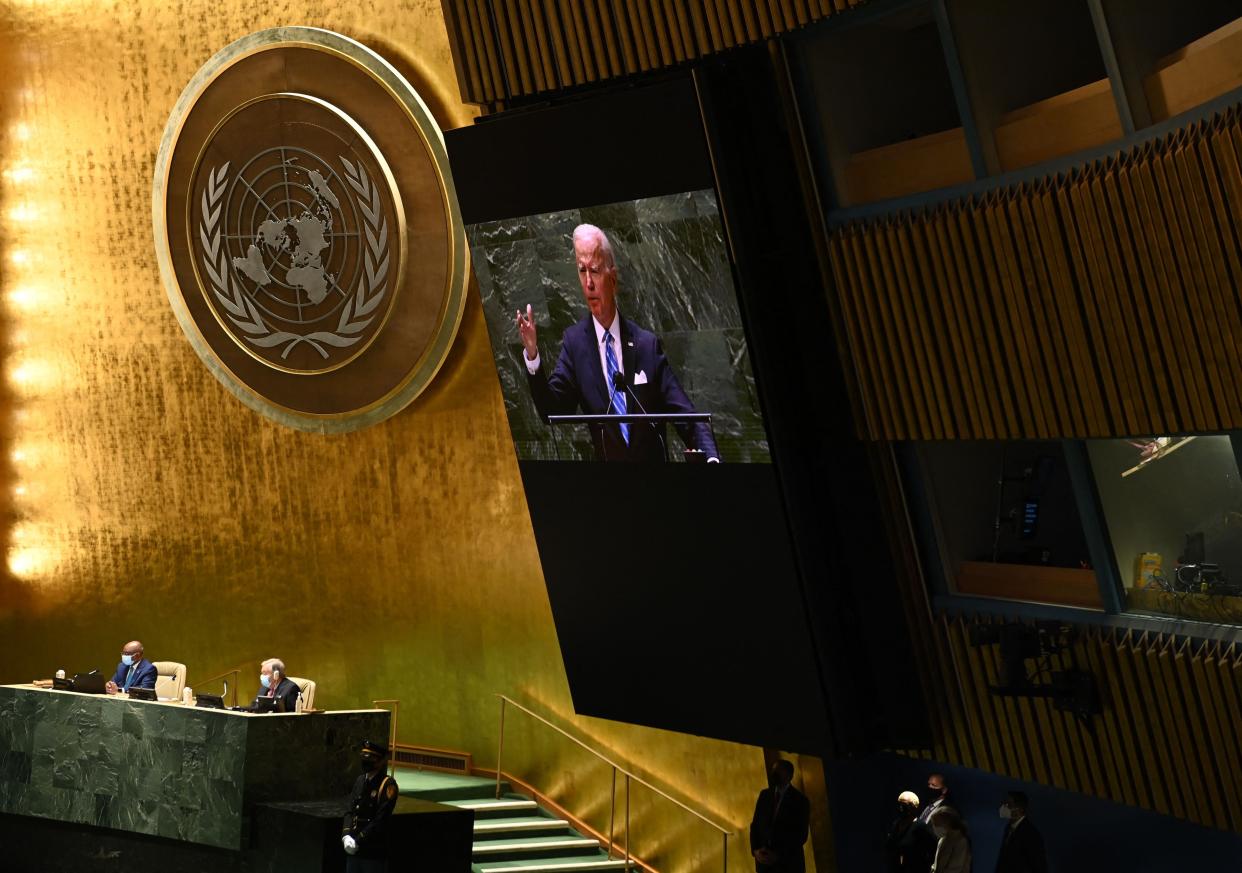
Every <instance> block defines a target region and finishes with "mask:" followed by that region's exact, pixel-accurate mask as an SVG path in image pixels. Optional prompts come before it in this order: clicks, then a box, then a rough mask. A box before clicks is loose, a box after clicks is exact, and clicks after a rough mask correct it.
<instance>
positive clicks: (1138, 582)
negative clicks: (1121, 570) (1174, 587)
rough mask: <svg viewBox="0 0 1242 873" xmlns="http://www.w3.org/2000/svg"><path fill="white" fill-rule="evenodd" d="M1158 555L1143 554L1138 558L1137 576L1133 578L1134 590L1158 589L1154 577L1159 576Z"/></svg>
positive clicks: (1159, 564)
mask: <svg viewBox="0 0 1242 873" xmlns="http://www.w3.org/2000/svg"><path fill="white" fill-rule="evenodd" d="M1160 568H1161V563H1160V554H1159V553H1158V552H1143V553H1142V554H1140V555H1139V556H1138V574H1137V575H1136V576H1135V577H1134V587H1135V588H1159V587H1160V586H1159V585H1158V584H1157V583H1156V579H1155V577H1156V576H1159V575H1160Z"/></svg>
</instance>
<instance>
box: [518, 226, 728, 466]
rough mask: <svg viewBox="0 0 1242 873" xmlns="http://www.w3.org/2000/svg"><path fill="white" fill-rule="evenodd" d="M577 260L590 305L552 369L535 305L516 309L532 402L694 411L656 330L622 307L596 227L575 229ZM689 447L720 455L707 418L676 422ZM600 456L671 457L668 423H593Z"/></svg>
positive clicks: (545, 412) (560, 408) (552, 411)
mask: <svg viewBox="0 0 1242 873" xmlns="http://www.w3.org/2000/svg"><path fill="white" fill-rule="evenodd" d="M574 260H575V262H576V264H577V268H578V281H579V283H580V284H581V286H582V297H583V299H584V300H585V301H586V305H587V309H589V310H590V312H589V313H588V314H587V316H586V317H585V318H583V319H582V320H581V321H579V322H578V323H577V324H575V325H573V326H572V327H570V328H569V329H568V330H566V331H565V334H564V336H563V337H562V339H561V352H560V356H559V357H558V358H557V361H556V366H555V367H554V368H553V370H552V375H551V376H545V375H544V372H543V367H542V361H541V360H540V358H539V346H538V343H537V335H536V329H535V322H534V316H533V313H532V311H531V307H530V306H529V305H528V306H527V307H526V312H525V313H523V312H520V311H519V312H518V313H517V318H516V319H515V324H516V326H517V329H518V335H519V336H520V337H521V338H522V347H523V359H524V360H525V363H526V372H527V377H528V378H527V381H528V383H529V385H530V391H531V396H532V397H533V398H534V401H535V408H536V409H537V410H538V411H539V414H540V415H541V416H543V417H544V418H546V417H547V416H549V415H568V414H571V413H573V412H575V411H576V410H578V409H581V410H582V411H583V412H584V413H587V414H591V415H600V414H631V415H632V414H639V413H643V412H647V413H691V412H694V411H695V410H694V404H693V403H691V402H690V398H689V397H687V396H686V392H685V391H683V390H682V388H681V385H680V384H679V383H678V381H677V376H676V375H675V374H674V373H673V368H672V367H671V366H669V362H668V359H667V358H666V357H665V356H664V349H663V347H662V346H661V344H660V340H659V338H658V337H657V336H656V335H655V334H653V333H651V332H650V331H648V330H644V329H643V328H641V327H639V326H638V325H636V324H635V323H634V322H632V321H630V320H629V319H628V318H625V317H624V316H622V315H621V313H620V312H618V311H617V302H616V297H617V266H616V261H615V259H614V257H613V252H612V245H611V244H610V243H609V241H608V237H607V236H605V235H604V232H603V231H602V230H600V229H599V228H598V227H595V226H594V225H590V224H583V225H579V226H578V227H577V228H576V229H575V230H574ZM677 430H678V433H680V434H681V438H682V441H683V442H684V443H685V444H686V447H687V448H690V449H697V450H698V451H700V452H702V457H703V458H704V459H705V460H707V461H719V460H720V455H719V453H718V452H717V450H716V441H715V439H713V437H712V432H711V428H710V427H709V426H708V425H707V424H705V423H698V422H696V423H694V424H683V425H677ZM591 441H592V443H593V444H594V446H595V457H596V459H597V460H602V461H662V460H665V459H666V457H667V454H668V452H667V444H668V443H667V435H666V428H665V426H664V425H663V424H658V425H657V424H639V423H631V424H608V425H605V426H600V425H592V426H591Z"/></svg>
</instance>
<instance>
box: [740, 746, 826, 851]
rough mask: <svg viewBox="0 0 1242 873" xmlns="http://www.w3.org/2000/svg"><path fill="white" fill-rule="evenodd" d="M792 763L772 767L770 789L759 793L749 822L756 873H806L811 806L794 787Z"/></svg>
mask: <svg viewBox="0 0 1242 873" xmlns="http://www.w3.org/2000/svg"><path fill="white" fill-rule="evenodd" d="M793 772H794V768H793V764H791V763H789V762H788V761H786V760H784V759H783V758H782V759H781V760H779V761H777V762H776V763H775V764H773V765H772V772H771V774H769V777H768V787H767V788H765V789H763V790H762V791H760V792H759V799H758V800H757V801H756V802H755V815H754V817H753V818H752V819H751V822H750V853H751V854H752V855H754V856H755V870H756V871H757V873H803V871H804V870H806V861H805V860H804V859H803V857H802V846H803V844H805V843H806V838H807V834H808V831H809V827H810V823H811V803H810V801H808V800H807V799H806V795H805V794H803V793H802V792H801V791H799V790H798V789H797V788H794V787H793V785H792V784H791V781H792V780H793Z"/></svg>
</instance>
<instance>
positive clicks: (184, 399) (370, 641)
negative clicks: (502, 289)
mask: <svg viewBox="0 0 1242 873" xmlns="http://www.w3.org/2000/svg"><path fill="white" fill-rule="evenodd" d="M279 24H309V25H314V26H321V27H327V28H330V29H333V30H337V31H340V32H342V33H344V34H346V35H348V36H351V37H354V38H356V39H359V40H361V41H362V42H364V43H366V44H368V45H370V46H371V47H373V48H375V49H377V50H379V51H380V52H381V53H382V54H384V55H385V56H386V57H387V58H388V59H389V60H390V61H392V62H394V63H395V64H396V65H397V66H398V67H399V68H400V69H401V70H402V72H404V73H405V75H406V76H407V77H408V78H410V80H411V81H412V82H413V83H414V85H415V87H416V88H418V89H419V90H420V92H421V93H422V95H423V97H424V99H426V100H427V102H428V103H429V105H430V106H431V107H432V109H433V112H435V113H436V115H437V118H438V120H439V121H440V122H441V124H442V125H443V126H445V127H454V126H459V125H462V124H467V123H469V122H470V119H471V117H472V112H471V110H469V109H468V108H466V107H464V106H462V104H461V103H460V99H459V97H458V94H457V86H456V81H455V79H454V74H453V65H452V60H451V57H450V55H449V48H448V41H447V37H446V35H445V31H444V24H443V20H442V18H441V9H440V3H439V2H436V0H419V2H398V0H339V2H311V3H302V4H292V3H288V2H273V3H254V2H250V0H221V2H215V3H189V2H181V3H165V2H132V0H125V2H112V3H87V2H60V3H52V2H42V3H34V2H13V0H10V2H8V3H6V4H4V5H3V6H2V7H0V38H2V41H3V44H4V45H5V47H6V51H5V52H4V53H2V54H0V172H2V174H3V175H2V176H0V335H2V337H3V339H2V340H0V353H2V354H3V366H2V367H0V373H2V375H3V379H2V382H0V411H2V412H3V416H2V420H0V442H2V444H3V446H2V450H0V510H2V511H3V515H2V516H0V518H2V520H3V525H2V527H0V545H2V546H3V548H4V550H5V553H6V557H7V574H6V575H4V576H3V579H2V581H0V640H3V641H4V643H3V650H4V658H3V668H2V669H0V681H4V682H13V681H25V680H29V679H31V678H34V677H44V676H48V675H50V674H51V673H52V671H53V670H55V669H56V668H58V667H64V668H66V669H68V670H70V671H71V672H72V671H74V670H79V669H81V670H86V669H91V668H94V667H98V668H101V669H110V668H111V666H112V665H113V664H114V663H115V662H116V661H117V659H118V653H119V651H120V646H121V645H122V644H123V643H124V642H125V641H126V640H128V639H130V638H131V637H135V636H137V637H140V638H141V639H142V640H143V641H144V642H145V643H146V645H147V650H148V652H149V654H150V655H152V656H154V657H156V658H168V659H175V660H180V661H184V662H186V663H187V664H188V665H189V679H190V684H191V685H193V684H194V683H195V681H196V680H199V681H201V680H203V679H206V678H207V677H208V676H210V675H212V674H214V673H218V672H221V671H223V670H226V669H229V668H231V667H233V666H237V665H242V666H243V667H244V668H245V671H246V676H245V682H244V683H243V686H242V693H243V694H249V693H252V692H253V689H254V687H255V686H256V684H257V682H256V677H255V676H254V674H255V673H257V670H258V661H259V659H260V658H263V657H267V656H273V655H276V656H280V657H283V658H284V659H285V660H286V661H287V662H288V664H289V669H290V670H291V671H292V672H293V673H294V674H295V675H303V676H310V677H312V678H314V679H316V680H317V681H318V682H319V690H318V694H317V700H318V702H319V703H320V705H322V706H327V707H349V706H356V705H361V704H365V703H366V702H367V701H369V700H371V699H373V698H377V697H398V698H400V699H401V738H402V739H403V740H405V741H408V742H420V743H426V744H431V745H436V746H443V747H450V748H465V749H467V750H469V751H471V752H473V753H474V754H475V755H476V758H477V760H478V761H479V763H481V764H484V765H486V764H489V763H492V762H494V759H495V749H496V739H497V724H496V722H497V704H496V701H495V699H494V698H493V697H492V696H491V695H492V694H493V693H494V692H497V691H503V692H505V693H508V694H510V695H512V696H514V697H516V698H518V699H522V700H525V701H528V702H530V703H532V704H534V705H537V706H538V707H540V708H542V709H543V710H545V711H547V712H549V713H552V714H554V715H556V716H557V717H559V718H561V719H563V721H564V722H565V723H566V724H567V725H569V726H570V727H571V728H573V729H575V730H577V731H579V732H580V733H582V734H583V735H585V736H587V737H589V738H590V739H591V740H592V741H594V742H597V743H599V744H601V745H602V746H604V747H606V748H608V749H609V750H611V751H612V752H614V753H615V754H616V755H617V756H618V757H620V758H621V759H622V760H624V761H628V762H630V763H632V764H633V765H634V766H636V767H638V768H640V769H641V770H642V771H644V772H646V773H649V774H652V775H654V776H655V778H656V779H657V780H658V781H659V782H661V783H663V784H667V785H669V786H671V787H672V788H673V790H674V791H676V792H677V793H678V794H679V796H681V797H683V798H685V799H686V800H688V801H690V802H692V803H695V804H696V805H701V806H702V807H703V808H704V809H705V810H706V811H707V812H709V813H710V814H712V815H713V816H715V817H716V818H717V819H719V820H721V821H724V822H727V823H728V824H729V825H730V826H732V827H734V828H735V829H737V830H738V831H739V832H744V831H745V826H746V824H747V822H748V820H749V816H750V811H751V804H752V802H753V797H754V793H755V791H756V790H757V789H758V788H759V786H760V784H761V782H762V778H763V765H762V754H761V752H760V751H759V750H757V749H753V748H749V747H743V746H738V745H734V744H729V743H723V742H716V741H710V740H703V739H697V738H693V737H688V736H682V735H676V734H669V733H665V732H660V731H654V730H650V729H645V728H637V727H631V726H626V725H619V724H615V723H611V722H604V721H599V720H595V719H588V718H575V717H574V716H573V715H572V706H571V703H570V699H569V693H568V688H567V685H566V680H565V674H564V670H563V668H562V665H561V660H560V654H559V650H558V648H557V642H556V636H555V632H554V629H553V626H552V622H551V614H550V612H549V608H548V603H547V597H546V592H545V589H544V586H543V580H542V576H541V571H540V566H539V561H538V556H537V553H536V550H535V545H534V539H533V536H532V533H531V529H530V522H529V518H528V515H527V510H526V505H525V501H524V497H523V493H522V488H521V482H520V479H519V477H518V472H517V466H516V462H515V460H514V455H513V450H512V444H511V442H510V439H509V433H508V429H507V425H506V422H505V418H504V411H503V406H502V403H501V397H500V391H499V387H498V384H497V380H496V376H495V372H494V370H493V368H492V363H491V353H490V351H489V347H488V343H487V337H486V334H485V328H484V324H483V319H482V317H481V309H480V305H479V301H478V297H477V292H475V293H474V294H473V295H472V296H471V298H470V300H469V303H468V305H467V312H466V316H465V319H464V322H463V325H462V329H461V333H460V335H459V337H458V340H457V344H456V346H455V348H454V350H453V352H452V354H451V356H450V358H449V360H448V362H447V364H446V366H445V368H444V370H443V371H442V372H441V374H440V376H439V377H438V379H437V380H436V382H435V383H434V384H433V385H432V387H431V388H430V389H429V390H428V391H427V392H426V393H425V394H424V395H423V396H422V397H420V398H419V400H418V401H417V402H416V403H415V404H414V405H413V406H412V407H411V408H409V409H408V410H406V411H405V412H403V413H402V414H400V415H398V416H396V417H395V418H394V419H392V420H390V421H388V422H385V423H384V424H382V425H379V426H377V427H373V428H371V429H368V430H365V431H362V432H360V433H355V434H349V435H344V436H334V437H321V436H313V435H308V434H303V433H298V432H294V431H292V430H288V429H284V428H281V427H278V426H276V425H274V424H272V423H271V422H269V421H267V420H266V419H264V418H261V417H260V416H259V415H257V414H255V413H253V412H251V411H249V410H248V409H246V408H245V407H243V406H242V405H241V404H240V403H238V402H237V401H236V400H235V399H233V397H232V396H231V395H229V393H228V392H227V391H226V390H225V389H224V388H223V387H222V386H221V385H220V384H219V383H217V382H216V381H215V380H214V379H213V378H212V377H211V376H210V375H209V374H208V373H207V371H206V369H205V368H204V367H203V366H202V365H201V364H200V362H199V361H198V359H197V358H196V356H195V355H194V353H193V351H192V350H191V348H190V346H189V344H188V343H187V342H186V340H185V338H184V337H183V335H182V334H181V331H180V330H179V328H178V327H177V324H176V322H175V320H174V318H173V315H172V312H171V309H170V307H169V305H168V302H167V299H166V297H165V295H164V292H163V290H162V288H161V286H160V280H159V276H158V272H157V269H156V264H155V258H154V252H153V242H152V233H151V219H150V186H151V177H152V170H153V163H154V157H155V152H156V148H157V145H158V141H159V136H160V134H161V132H162V129H163V125H164V123H165V121H166V119H167V117H168V114H169V112H170V110H171V108H172V106H173V103H174V101H175V100H176V98H177V96H178V94H179V93H180V90H181V89H182V87H183V86H184V85H185V83H186V82H187V81H188V80H189V78H190V77H191V75H192V74H193V73H194V71H195V70H196V69H197V68H198V67H199V66H200V65H201V64H202V63H203V62H204V61H206V60H207V58H208V57H210V56H211V55H212V54H213V53H214V52H215V51H216V50H218V49H219V48H221V47H222V46H224V45H225V44H227V43H228V42H230V41H232V40H234V39H236V38H237V37H239V36H241V35H243V34H245V33H248V32H251V31H254V30H258V29H261V28H265V27H271V26H275V25H279ZM602 631H603V628H602V627H601V632H602ZM620 642H621V641H620V640H619V643H620ZM623 652H624V646H623V645H620V644H619V645H618V669H624V666H623ZM205 690H206V689H205ZM744 693H745V692H744V690H742V689H740V690H739V699H738V700H737V701H735V702H734V704H735V705H738V706H749V705H752V704H751V702H750V701H748V700H746V699H745V698H744V696H743V695H744ZM511 727H512V733H511V734H510V735H509V736H508V738H507V741H506V742H507V749H508V750H509V751H508V754H507V760H506V769H508V768H510V767H512V768H513V769H514V770H516V771H518V772H521V773H523V774H524V775H526V776H527V777H529V778H530V779H531V781H533V782H535V783H536V784H538V785H539V786H540V787H542V788H545V789H546V790H547V791H548V792H549V793H550V794H552V795H554V796H556V797H558V798H559V799H561V800H562V802H564V803H565V804H566V805H567V806H568V807H570V808H572V809H582V810H586V811H590V813H591V818H592V820H593V821H596V822H599V823H602V824H606V822H600V821H599V820H600V817H601V815H602V816H606V814H607V813H606V810H607V774H606V773H605V772H604V771H602V770H600V769H599V768H593V767H591V766H589V765H588V764H587V762H585V761H584V760H582V759H581V758H579V757H577V756H576V754H575V753H574V752H573V751H572V750H571V749H570V748H568V747H567V746H565V745H564V744H562V743H561V742H559V741H557V740H554V739H553V738H552V736H551V735H550V734H546V733H541V732H537V731H533V730H531V729H530V727H529V725H522V724H520V723H513V724H512V725H511ZM601 809H602V810H603V812H602V813H601V812H600V810H601ZM633 814H634V819H635V822H636V829H637V830H636V834H638V837H637V838H638V839H639V841H640V845H641V838H642V836H641V835H642V834H643V833H644V832H645V833H646V834H647V835H648V845H649V847H650V849H649V851H650V852H651V854H652V858H651V860H652V861H654V862H655V863H657V865H659V866H661V867H662V869H664V870H666V871H668V870H689V869H699V868H700V867H702V868H703V869H718V867H713V866H710V864H709V862H712V863H714V864H718V863H719V860H718V859H719V846H718V843H717V841H716V840H715V839H714V838H712V837H711V835H710V833H709V832H706V831H702V832H701V831H699V830H696V828H697V827H698V826H695V825H691V824H690V823H689V822H688V821H685V820H683V819H682V818H681V817H680V814H676V813H673V812H671V811H670V810H669V809H668V808H667V807H663V806H654V805H652V804H651V803H650V802H649V800H643V799H641V798H638V797H636V799H635V802H634V811H633ZM730 851H731V856H732V857H731V860H732V863H731V864H730V868H731V869H733V870H739V871H740V870H748V869H751V865H750V863H749V852H748V850H747V847H746V846H745V841H744V838H742V839H740V840H735V841H734V843H733V845H732V846H731V849H730Z"/></svg>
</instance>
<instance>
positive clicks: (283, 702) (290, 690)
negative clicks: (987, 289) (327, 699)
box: [240, 658, 302, 712]
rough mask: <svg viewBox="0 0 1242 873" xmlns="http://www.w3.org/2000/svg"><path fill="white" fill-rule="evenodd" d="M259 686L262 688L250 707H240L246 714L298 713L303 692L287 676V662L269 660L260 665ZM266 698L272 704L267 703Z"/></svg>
mask: <svg viewBox="0 0 1242 873" xmlns="http://www.w3.org/2000/svg"><path fill="white" fill-rule="evenodd" d="M259 684H260V685H261V686H262V688H260V689H259V693H258V694H256V695H255V698H254V700H253V701H252V702H251V704H250V705H249V706H246V707H240V708H241V709H244V710H245V711H246V712H296V711H297V707H298V697H299V696H300V695H301V694H302V690H301V689H300V688H298V684H297V683H296V682H294V681H293V680H292V679H289V678H288V677H286V676H285V662H284V661H282V660H280V658H268V659H267V660H266V661H264V662H263V663H262V664H260V665H259ZM265 698H267V699H271V700H272V701H273V702H272V703H267V702H265Z"/></svg>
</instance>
